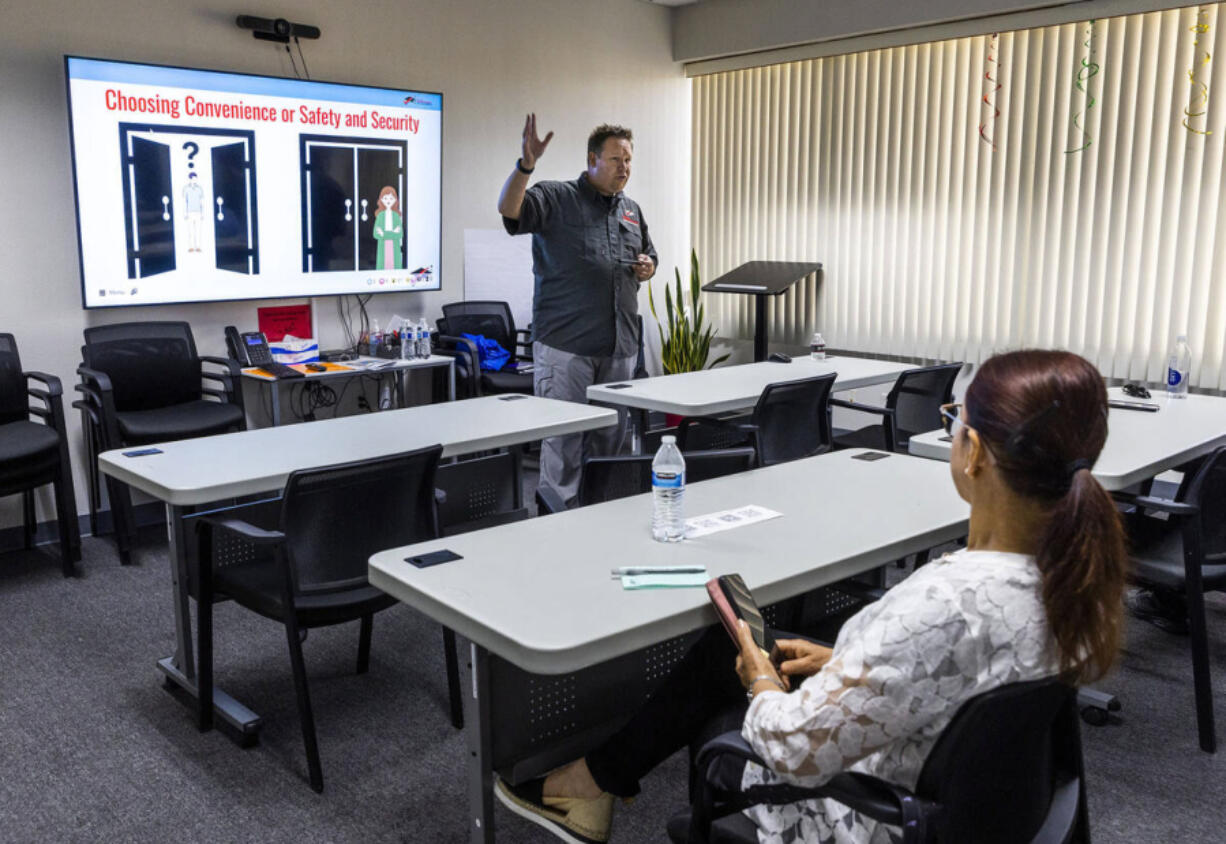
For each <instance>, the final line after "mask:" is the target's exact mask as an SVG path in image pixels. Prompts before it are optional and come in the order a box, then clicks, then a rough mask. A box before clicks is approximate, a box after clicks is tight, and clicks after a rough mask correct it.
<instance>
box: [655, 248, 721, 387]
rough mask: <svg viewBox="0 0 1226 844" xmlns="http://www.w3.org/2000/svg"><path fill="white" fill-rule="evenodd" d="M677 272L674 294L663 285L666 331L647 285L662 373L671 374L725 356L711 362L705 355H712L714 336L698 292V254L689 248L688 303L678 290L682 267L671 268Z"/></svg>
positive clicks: (704, 367) (700, 286)
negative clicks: (657, 333) (657, 334)
mask: <svg viewBox="0 0 1226 844" xmlns="http://www.w3.org/2000/svg"><path fill="white" fill-rule="evenodd" d="M673 272H674V273H675V274H676V290H677V293H676V295H675V296H674V295H673V293H672V291H671V290H670V289H669V287H668V285H665V286H664V312H665V316H666V317H667V318H668V320H667V322H668V330H667V331H665V320H663V319H661V318H660V314H659V313H658V312H657V311H656V300H655V294H654V293H653V291H652V289H651V286H650V285H648V287H647V303H648V304H649V305H650V306H651V315H652V316H653V317H655V318H656V327H657V328H658V329H659V330H660V354H661V358H662V361H663V364H664V374H665V375H674V374H676V373H678V372H696V371H698V370H700V369H710V368H711V367H713V366H715V365H717V364H720V363H723V362H724V361H725V360H727V359H728V355H727V354H724V355H721V356H720V357H718V358H716V359H715V360H713V361H711V363H709V364H708V363H707V358H708V357H709V356H710V354H711V339H712V338H713V337H714V336H715V327H714V326H712V325H710V324H704V323H705V319H704V317H705V312H704V310H703V307H702V301H701V299H700V298H699V295H700V294H701V292H702V282H701V281H700V279H699V275H698V253H697V252H695V251H694V250H693V249H691V250H690V296H689V301H688V303H687V301H686V298H685V296H683V295H682V292H681V270H679V269H676V268H674V269H673Z"/></svg>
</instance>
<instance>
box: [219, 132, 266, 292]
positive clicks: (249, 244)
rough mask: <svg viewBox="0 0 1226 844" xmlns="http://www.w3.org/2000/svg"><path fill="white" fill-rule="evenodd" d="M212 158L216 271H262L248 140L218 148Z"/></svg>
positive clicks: (251, 272) (249, 272)
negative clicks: (257, 239) (257, 246)
mask: <svg viewBox="0 0 1226 844" xmlns="http://www.w3.org/2000/svg"><path fill="white" fill-rule="evenodd" d="M212 157H213V208H212V214H213V234H214V238H213V240H214V244H215V250H216V253H217V268H218V269H219V270H230V271H231V272H236V273H247V274H254V273H258V272H259V271H260V255H259V251H258V250H257V249H256V248H255V242H256V240H255V232H256V230H257V228H258V226H257V220H256V209H255V204H254V203H253V202H252V194H253V193H254V192H255V188H254V181H253V179H252V161H251V150H250V146H249V144H248V143H247V141H245V140H243V141H239V142H238V143H234V144H226V145H224V146H215V147H213V149H212Z"/></svg>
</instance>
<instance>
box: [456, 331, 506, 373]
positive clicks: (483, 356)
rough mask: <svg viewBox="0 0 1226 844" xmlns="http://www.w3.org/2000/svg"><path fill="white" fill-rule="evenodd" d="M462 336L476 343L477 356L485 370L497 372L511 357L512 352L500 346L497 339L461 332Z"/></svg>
mask: <svg viewBox="0 0 1226 844" xmlns="http://www.w3.org/2000/svg"><path fill="white" fill-rule="evenodd" d="M460 336H461V337H463V338H464V339H465V340H471V341H472V342H473V344H475V345H476V347H477V357H478V359H479V360H480V361H481V368H482V369H484V370H487V371H491V372H497V371H498V370H500V369H502V368H503V367H504V366H506V365H507V361H509V360H510V359H511V353H510V352H508V351H507V350H506V349H504V348H503V347H502V346H500V345H499V344H498V341H497V340H491V339H490V338H489V337H486V336H485V335H484V334H461V335H460Z"/></svg>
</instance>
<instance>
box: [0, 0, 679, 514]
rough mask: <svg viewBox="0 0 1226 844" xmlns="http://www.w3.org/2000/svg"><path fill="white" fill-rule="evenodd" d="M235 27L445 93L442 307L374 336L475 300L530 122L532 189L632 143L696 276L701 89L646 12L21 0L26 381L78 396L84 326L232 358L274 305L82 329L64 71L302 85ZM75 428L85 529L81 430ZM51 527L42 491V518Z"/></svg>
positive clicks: (638, 193) (9, 135)
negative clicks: (617, 132)
mask: <svg viewBox="0 0 1226 844" xmlns="http://www.w3.org/2000/svg"><path fill="white" fill-rule="evenodd" d="M238 11H244V12H249V13H253V14H266V15H269V16H273V15H276V14H284V15H286V16H288V17H290V18H291V19H293V20H296V21H302V22H306V23H312V24H315V25H317V26H319V27H320V28H321V29H322V30H323V37H322V38H321V39H320V40H319V41H315V42H307V43H306V44H304V49H305V52H306V59H307V64H308V66H309V68H310V71H311V74H312V76H314V77H315V78H318V79H326V80H330V81H337V82H349V83H356V84H369V85H381V86H388V87H404V88H418V89H422V90H430V91H441V92H443V94H444V129H443V255H442V268H441V269H442V272H441V281H442V290H441V291H440V292H438V293H428V294H409V293H402V294H385V295H382V296H376V297H375V298H374V300H373V301H372V302H371V305H370V311H371V314H372V316H375V317H377V318H379V320H380V321H381V322H384V323H385V322H386V320H387V318H389V317H390V316H391V315H392V314H393V313H395V312H399V313H401V314H404V315H417V314H422V313H424V314H426V315H427V316H429V317H430V318H432V319H433V318H434V317H436V316H437V315H438V312H439V306H440V305H441V304H442V303H444V302H447V301H452V300H455V299H459V298H462V296H463V292H464V278H463V252H462V250H463V231H464V229H465V228H496V227H498V226H499V225H500V223H499V219H498V216H497V214H496V212H495V203H496V199H497V193H498V190H499V188H500V186H501V184H502V182H503V180H504V179H505V178H506V175H507V174H508V173H509V172H510V169H511V168H512V167H513V166H514V162H515V158H516V156H517V155H518V150H519V131H520V128H521V126H522V121H523V115H524V113H525V112H526V111H528V110H535V111H536V112H537V113H538V115H539V118H540V121H541V125H542V126H543V127H546V128H551V129H553V130H555V131H556V132H557V136H556V138H555V139H554V142H553V144H552V145H551V147H550V149H549V152H548V154H547V155H546V157H545V158H544V159H543V160H542V161H541V163H540V165H539V167H538V170H537V177H538V178H546V179H551V178H556V179H565V178H573V177H574V176H576V175H577V174H578V173H579V171H580V170H581V168H582V166H583V150H584V143H585V141H586V137H587V132H588V131H589V130H590V129H591V127H592V126H593V125H595V124H596V123H599V122H602V121H605V120H611V121H615V122H620V123H625V124H627V125H630V126H632V127H633V128H634V130H635V133H636V138H637V144H636V152H637V155H636V160H635V171H634V176H633V178H632V179H631V182H630V187H629V190H628V192H629V193H630V194H631V195H632V196H633V197H634V198H635V199H636V200H638V201H639V203H640V204H641V205H642V206H643V208H644V211H645V214H646V217H647V220H648V222H649V223H650V224H651V231H652V235H653V238H654V239H655V241H656V244H657V248H658V249H659V252H660V256H661V265H662V269H664V270H668V271H669V274H670V275H671V269H670V268H671V267H672V266H673V265H674V264H678V263H684V259H685V254H686V253H688V250H689V181H690V175H689V174H690V167H689V138H690V111H689V102H690V100H689V84H688V82H687V81H686V80H685V79H684V78H683V76H682V73H681V69H680V67H679V66H678V65H677V64H675V63H674V62H673V61H672V58H671V38H670V23H669V12H668V10H667V9H664V8H660V7H656V6H652V5H649V4H647V3H642V2H639V0H516V2H514V3H507V2H500V0H449V2H446V3H444V2H425V1H424V0H400V2H395V0H350V2H345V3H335V2H322V0H298V2H295V3H287V4H283V5H282V6H280V7H260V6H258V5H257V6H254V7H242V6H239V7H236V6H235V5H234V4H232V3H229V2H221V0H198V2H195V3H182V2H168V3H149V2H146V0H102V2H98V3H93V4H86V3H80V2H76V0H40V1H39V2H34V0H10V2H8V3H6V4H5V13H4V27H3V29H2V30H0V120H2V121H3V124H4V125H3V131H0V186H3V193H4V199H3V202H0V262H2V263H0V331H11V332H13V333H15V334H16V335H17V339H18V343H19V344H20V348H21V353H22V362H23V364H24V365H25V366H26V368H34V369H42V370H46V371H49V372H51V373H53V374H55V375H58V376H59V377H60V378H61V379H62V380H63V381H64V385H65V389H66V391H68V392H69V393H71V390H72V385H73V383H74V382H75V375H74V371H75V368H76V365H77V363H78V361H79V356H80V355H79V347H80V345H81V331H82V329H83V328H85V327H87V326H89V325H95V324H103V323H108V322H118V321H125V320H155V319H186V320H188V321H190V322H191V324H192V327H193V330H194V333H195V336H196V341H197V344H198V345H199V346H200V348H201V350H202V352H203V353H205V354H220V353H222V350H223V348H224V346H223V342H222V331H221V329H222V327H223V326H224V325H226V324H229V323H234V324H236V325H240V326H252V325H254V323H255V308H256V307H257V306H258V305H259V304H261V303H259V302H231V303H220V304H204V305H186V306H175V307H146V308H131V309H115V310H105V311H96V310H95V311H84V310H82V308H81V301H80V271H79V267H78V258H77V247H76V228H75V226H76V224H75V218H74V213H73V205H72V191H73V185H72V175H71V170H70V165H69V151H68V124H67V106H66V101H65V87H64V78H63V59H62V56H63V54H65V53H70V54H76V55H83V56H97V57H102V58H115V59H126V60H132V61H147V62H155V63H163V64H177V65H185V66H193V67H203V68H210V69H219V70H233V71H240V72H248V73H261V74H270V75H285V76H289V75H292V72H291V70H290V67H289V62H288V59H286V57H285V53H284V52H283V51H280V52H279V48H277V47H275V46H274V45H271V44H267V43H264V42H257V41H255V40H254V39H253V38H252V37H251V35H250V34H249V33H246V32H243V31H240V30H239V29H238V28H237V27H235V25H234V23H233V19H234V15H235V14H236V12H238ZM83 141H85V139H82V138H78V139H77V142H78V143H82V142H83ZM94 142H98V143H105V142H107V139H94ZM662 275H663V273H662V274H661V276H662ZM285 301H294V300H284V301H283V302H281V303H285ZM335 307H336V300H335V299H333V298H321V299H318V300H316V313H317V319H318V323H317V332H316V333H317V334H318V335H319V336H320V339H321V342H322V345H323V346H324V347H329V346H337V345H340V344H341V343H342V342H343V341H342V338H343V334H342V331H341V328H340V324H339V322H338V321H337V319H336V316H335ZM645 310H646V307H645V301H644V311H645ZM67 398H68V399H69V400H71V395H69V396H67ZM70 425H71V427H72V434H71V436H72V456H73V460H74V463H75V466H74V468H75V470H76V481H77V499H78V502H79V506H80V509H81V510H82V511H83V510H84V502H85V501H86V498H85V484H84V476H83V472H82V469H83V466H84V463H83V461H84V452H83V446H82V444H81V437H80V431H79V429H78V420H77V418H76V414H75V412H72V413H70ZM53 512H54V510H53V508H52V506H51V498H50V493H49V490H47V491H45V492H43V493H41V494H40V498H39V518H40V519H41V520H47V519H49V518H51V517H52V514H53ZM19 522H20V506H19V499H17V498H7V499H0V527H8V526H11V525H14V524H18V523H19Z"/></svg>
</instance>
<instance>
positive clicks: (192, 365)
mask: <svg viewBox="0 0 1226 844" xmlns="http://www.w3.org/2000/svg"><path fill="white" fill-rule="evenodd" d="M81 353H82V355H83V356H84V363H85V365H86V366H88V367H89V368H90V369H96V370H98V371H100V372H104V373H106V375H107V376H108V377H109V378H110V379H111V387H112V390H113V392H112V395H113V397H114V400H115V409H116V410H118V411H120V412H121V413H122V412H124V411H131V410H153V409H155V408H159V407H169V406H171V405H175V404H183V403H184V402H189V401H195V400H196V399H199V398H200V397H201V395H202V393H201V389H202V385H201V382H200V374H201V369H200V358H199V356H198V355H197V354H196V341H195V340H194V339H193V337H192V329H191V326H190V325H188V324H187V323H186V322H118V323H115V324H114V325H98V326H94V327H93V328H87V329H85V345H84V346H83V347H82V349H81Z"/></svg>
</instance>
